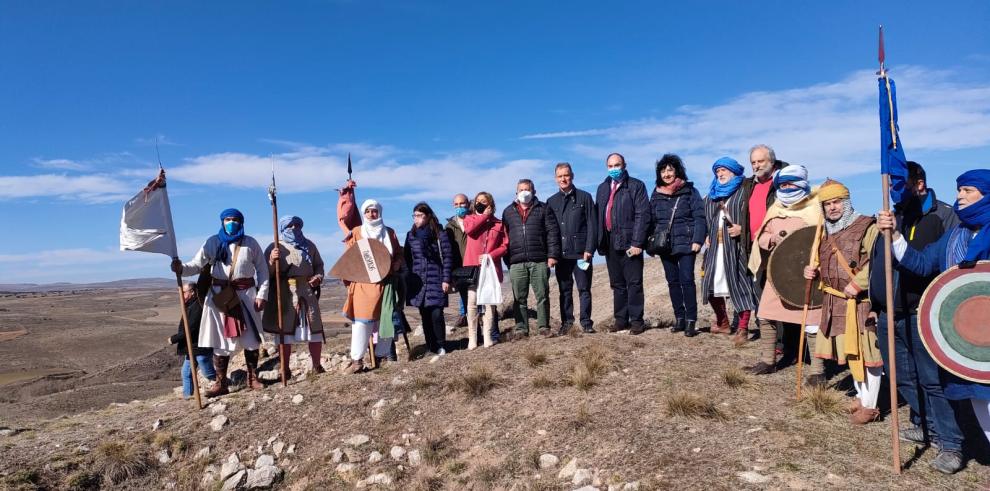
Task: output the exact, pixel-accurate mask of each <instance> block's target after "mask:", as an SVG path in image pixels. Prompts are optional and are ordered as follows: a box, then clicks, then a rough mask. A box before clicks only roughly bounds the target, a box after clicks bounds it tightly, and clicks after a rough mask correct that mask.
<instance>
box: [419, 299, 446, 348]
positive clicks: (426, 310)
mask: <svg viewBox="0 0 990 491" xmlns="http://www.w3.org/2000/svg"><path fill="white" fill-rule="evenodd" d="M419 316H420V317H422V318H423V337H425V338H426V349H428V350H430V352H431V353H436V352H437V351H440V348H445V345H446V343H447V323H446V322H445V321H444V319H443V307H420V308H419Z"/></svg>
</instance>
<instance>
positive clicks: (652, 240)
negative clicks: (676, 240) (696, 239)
mask: <svg viewBox="0 0 990 491" xmlns="http://www.w3.org/2000/svg"><path fill="white" fill-rule="evenodd" d="M680 201H681V198H680V196H678V197H677V199H676V200H675V201H674V209H673V211H671V212H670V222H669V223H667V228H666V229H662V228H661V229H657V230H654V231H653V233H652V234H650V236H649V238H647V239H646V253H647V254H649V255H651V256H659V255H661V254H663V255H666V254H670V251H671V250H672V249H673V247H674V244H673V240H672V238H671V236H670V228H671V227H673V226H674V215H675V214H676V213H677V204H678V203H680Z"/></svg>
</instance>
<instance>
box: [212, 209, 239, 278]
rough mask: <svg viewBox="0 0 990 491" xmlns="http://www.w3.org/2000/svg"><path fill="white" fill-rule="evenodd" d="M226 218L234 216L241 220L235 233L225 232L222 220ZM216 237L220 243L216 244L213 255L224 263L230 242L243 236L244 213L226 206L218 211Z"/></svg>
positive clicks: (228, 254)
mask: <svg viewBox="0 0 990 491" xmlns="http://www.w3.org/2000/svg"><path fill="white" fill-rule="evenodd" d="M227 218H234V219H236V220H237V221H239V222H241V226H240V227H239V228H238V229H237V233H235V234H228V233H227V229H226V228H224V226H223V221H224V219H227ZM217 238H218V239H220V245H219V246H217V250H216V251H215V252H214V254H213V257H214V258H215V260H217V261H220V262H222V263H226V262H227V260H228V257H229V256H230V244H233V243H235V242H237V241H239V240H241V239H243V238H244V214H243V213H241V212H240V211H238V210H237V208H227V209H226V210H223V211H222V212H220V231H219V232H217ZM231 266H233V265H231Z"/></svg>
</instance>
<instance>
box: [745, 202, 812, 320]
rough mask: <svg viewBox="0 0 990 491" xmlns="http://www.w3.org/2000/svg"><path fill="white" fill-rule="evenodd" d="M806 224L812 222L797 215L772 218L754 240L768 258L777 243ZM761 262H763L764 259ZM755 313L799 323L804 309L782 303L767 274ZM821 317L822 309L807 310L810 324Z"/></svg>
mask: <svg viewBox="0 0 990 491" xmlns="http://www.w3.org/2000/svg"><path fill="white" fill-rule="evenodd" d="M808 225H814V224H809V223H807V222H805V221H804V220H803V219H801V218H798V217H787V218H773V219H770V220H768V221H767V222H766V223H764V225H763V228H762V229H760V232H759V234H758V235H757V236H756V242H757V244H758V245H759V248H760V252H761V253H762V254H763V255H764V258H769V257H770V253H771V252H773V249H774V248H775V247H777V244H779V243H780V242H781V241H783V240H784V238H786V237H787V236H788V235H789V234H790V233H791V232H794V231H795V230H798V229H801V228H804V227H807V226H808ZM809 253H810V251H809ZM809 255H810V254H809ZM763 262H764V263H765V262H766V261H763ZM757 314H758V316H759V318H760V319H766V320H772V321H780V322H789V323H791V324H800V323H801V321H802V320H804V309H803V308H800V309H799V308H794V307H790V306H788V305H784V303H783V302H781V300H780V296H779V295H778V294H777V289H776V287H775V286H774V284H773V282H772V280H771V279H770V278H769V276H768V277H767V285H766V287H765V288H763V294H762V295H760V309H759V310H758V311H757ZM821 317H822V311H821V309H820V308H818V309H809V310H808V322H810V324H812V325H817V324H818V321H819V319H821Z"/></svg>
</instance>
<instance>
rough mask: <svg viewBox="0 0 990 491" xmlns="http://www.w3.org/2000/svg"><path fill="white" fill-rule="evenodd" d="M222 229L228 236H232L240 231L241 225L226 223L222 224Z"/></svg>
mask: <svg viewBox="0 0 990 491" xmlns="http://www.w3.org/2000/svg"><path fill="white" fill-rule="evenodd" d="M223 229H224V230H226V231H227V234H228V235H234V234H236V233H237V232H238V231H239V230H240V229H241V224H240V223H237V222H226V223H224V224H223Z"/></svg>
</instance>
